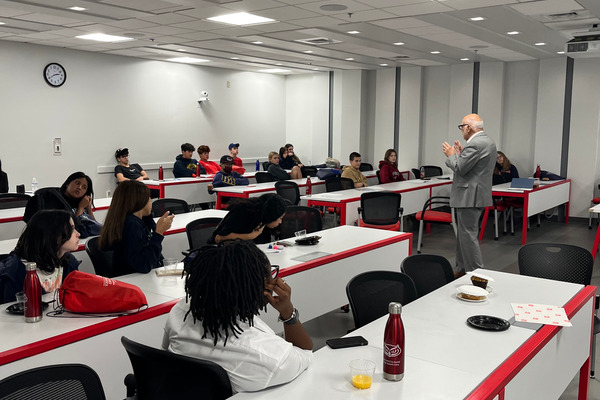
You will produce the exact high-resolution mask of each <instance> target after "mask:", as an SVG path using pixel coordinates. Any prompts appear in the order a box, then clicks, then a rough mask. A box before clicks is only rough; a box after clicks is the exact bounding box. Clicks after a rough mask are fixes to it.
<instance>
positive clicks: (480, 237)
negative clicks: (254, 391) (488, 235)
mask: <svg viewBox="0 0 600 400" xmlns="http://www.w3.org/2000/svg"><path fill="white" fill-rule="evenodd" d="M489 215H490V208H489V207H486V208H485V211H484V212H483V221H482V222H481V229H480V230H479V240H483V234H484V233H485V226H486V225H487V220H488V217H489Z"/></svg>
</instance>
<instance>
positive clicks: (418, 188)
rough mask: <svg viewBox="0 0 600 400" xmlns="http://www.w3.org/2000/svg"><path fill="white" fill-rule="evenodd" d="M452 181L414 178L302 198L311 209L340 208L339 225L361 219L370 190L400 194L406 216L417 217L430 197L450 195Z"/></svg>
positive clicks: (448, 179) (446, 178)
mask: <svg viewBox="0 0 600 400" xmlns="http://www.w3.org/2000/svg"><path fill="white" fill-rule="evenodd" d="M451 184H452V180H451V179H450V178H448V177H440V178H431V179H430V180H421V179H412V180H409V181H402V182H393V183H384V184H381V185H374V186H367V187H365V188H357V189H347V190H340V191H337V192H328V193H320V194H313V195H310V196H302V197H301V199H302V200H304V201H306V202H307V203H308V206H309V207H312V206H324V207H335V208H339V209H340V225H349V224H353V223H354V222H355V221H356V220H357V219H358V207H360V196H361V195H362V194H363V193H365V192H369V191H382V190H386V191H391V192H395V193H400V194H401V195H402V200H401V202H400V206H401V207H402V208H403V209H404V215H410V214H414V213H416V212H417V211H421V210H422V209H423V204H425V201H427V199H428V198H430V197H431V196H439V195H442V196H449V193H450V186H449V185H451Z"/></svg>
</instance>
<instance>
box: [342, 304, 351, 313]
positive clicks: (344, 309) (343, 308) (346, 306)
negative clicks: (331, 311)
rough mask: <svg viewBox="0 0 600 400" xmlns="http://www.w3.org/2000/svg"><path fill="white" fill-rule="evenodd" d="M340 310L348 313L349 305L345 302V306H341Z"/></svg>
mask: <svg viewBox="0 0 600 400" xmlns="http://www.w3.org/2000/svg"><path fill="white" fill-rule="evenodd" d="M340 310H341V311H343V312H345V313H349V312H350V305H349V304H346V305H345V306H341V307H340Z"/></svg>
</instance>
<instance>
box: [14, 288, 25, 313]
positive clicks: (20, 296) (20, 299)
mask: <svg viewBox="0 0 600 400" xmlns="http://www.w3.org/2000/svg"><path fill="white" fill-rule="evenodd" d="M15 298H16V299H17V307H18V308H19V310H20V311H22V310H24V309H25V307H24V306H25V293H24V292H18V293H16V294H15Z"/></svg>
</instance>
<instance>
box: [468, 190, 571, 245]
mask: <svg viewBox="0 0 600 400" xmlns="http://www.w3.org/2000/svg"><path fill="white" fill-rule="evenodd" d="M492 196H495V197H514V198H521V199H523V229H522V238H521V244H523V245H524V244H526V243H527V220H528V218H529V217H530V216H532V215H536V214H539V213H541V212H543V211H546V210H549V209H551V208H553V207H557V206H559V205H561V204H564V205H565V224H567V223H569V201H570V199H571V180H570V179H565V180H562V181H540V185H539V187H538V188H536V189H533V190H518V189H510V183H503V184H500V185H494V186H492ZM489 212H490V209H489V208H486V209H485V212H484V214H483V222H482V224H481V230H480V233H479V240H481V239H483V233H484V232H485V227H486V224H487V218H488V215H489Z"/></svg>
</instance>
